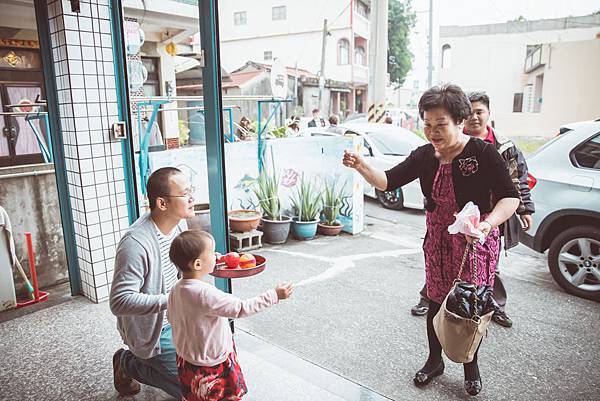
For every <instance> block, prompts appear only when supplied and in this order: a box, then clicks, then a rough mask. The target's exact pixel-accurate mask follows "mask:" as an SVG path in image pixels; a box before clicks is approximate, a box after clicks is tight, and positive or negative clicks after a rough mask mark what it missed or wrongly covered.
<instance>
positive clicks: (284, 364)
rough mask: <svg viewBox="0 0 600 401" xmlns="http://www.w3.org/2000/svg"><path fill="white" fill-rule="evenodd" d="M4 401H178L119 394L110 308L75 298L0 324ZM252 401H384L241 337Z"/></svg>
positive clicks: (154, 393)
mask: <svg viewBox="0 0 600 401" xmlns="http://www.w3.org/2000/svg"><path fill="white" fill-rule="evenodd" d="M0 338H1V339H2V341H1V344H0V356H1V357H0V400H2V401H4V400H6V401H9V400H10V401H25V400H41V399H43V400H61V401H68V400H147V401H167V400H172V399H171V398H170V397H169V396H168V395H166V394H165V393H163V392H162V391H160V390H156V389H153V388H151V387H149V386H142V391H141V392H140V393H139V394H138V395H136V396H135V397H120V396H119V395H118V394H117V392H116V391H115V390H114V388H113V383H112V365H111V359H112V355H113V353H114V352H115V351H116V350H117V349H118V348H119V347H120V346H121V341H120V338H119V335H118V333H117V330H116V320H115V318H114V316H112V314H111V313H110V311H109V308H108V303H106V302H105V303H102V304H98V305H96V304H93V303H91V302H89V301H87V300H86V299H84V298H81V297H75V298H72V299H71V300H69V301H67V302H64V303H62V304H60V305H57V306H53V307H50V308H47V309H44V310H41V311H38V312H35V313H32V314H28V315H26V316H22V317H18V318H15V319H13V320H9V321H6V322H3V323H0ZM235 340H236V344H237V348H238V351H239V359H240V364H241V366H242V369H243V372H244V374H245V376H246V382H247V384H248V389H249V394H248V396H246V397H245V398H244V400H247V401H342V400H349V401H352V400H356V401H358V400H361V401H383V400H388V398H385V397H383V396H381V395H379V394H377V393H375V392H372V391H370V390H369V389H367V388H365V387H363V386H360V385H358V384H356V383H353V382H351V381H349V380H346V379H344V378H342V377H340V376H338V375H336V374H334V373H331V372H329V371H328V370H327V369H324V368H321V367H319V366H317V365H314V364H312V363H310V362H308V361H306V360H303V359H301V358H299V357H297V356H295V355H293V354H291V353H289V352H287V351H285V350H284V349H282V348H279V347H277V346H275V345H273V344H271V343H268V342H266V341H264V340H262V339H259V338H257V337H255V336H252V335H250V334H248V333H246V332H244V331H243V330H241V329H237V330H236V335H235Z"/></svg>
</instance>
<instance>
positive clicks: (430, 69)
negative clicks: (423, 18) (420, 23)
mask: <svg viewBox="0 0 600 401" xmlns="http://www.w3.org/2000/svg"><path fill="white" fill-rule="evenodd" d="M428 64H429V65H428V66H427V87H428V88H431V86H432V85H433V0H429V63H428Z"/></svg>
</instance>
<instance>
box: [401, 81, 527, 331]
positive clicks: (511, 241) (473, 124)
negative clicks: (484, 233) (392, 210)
mask: <svg viewBox="0 0 600 401" xmlns="http://www.w3.org/2000/svg"><path fill="white" fill-rule="evenodd" d="M469 101H470V102H471V108H472V114H471V117H470V118H468V119H467V120H466V121H465V133H467V134H469V135H471V136H473V137H476V138H479V139H482V140H484V141H487V142H490V143H492V144H493V145H494V146H495V147H496V149H497V150H498V152H499V153H500V155H501V156H502V158H503V159H504V160H505V161H506V163H507V167H508V170H509V173H510V177H511V178H512V180H513V183H514V185H515V187H516V188H517V190H518V191H519V195H520V200H521V202H520V204H519V208H518V209H517V212H516V214H515V215H513V216H512V217H511V218H510V219H508V220H507V221H506V222H505V223H504V224H503V225H502V227H501V235H502V236H503V237H504V249H505V250H508V249H510V248H513V247H515V246H516V245H518V244H519V225H521V226H522V227H523V230H525V231H527V230H529V228H530V227H531V222H532V220H531V215H532V214H533V213H534V212H535V207H534V205H533V202H532V200H531V194H530V192H529V185H528V184H527V163H526V162H525V157H524V156H523V153H521V151H520V150H519V149H518V148H517V147H516V146H515V144H514V143H513V142H512V141H510V140H509V139H505V138H501V137H499V136H497V135H496V133H495V132H494V130H493V128H492V127H490V126H489V125H488V122H489V119H490V99H489V97H488V96H487V95H486V94H485V93H483V92H474V93H471V94H470V95H469ZM517 215H518V217H517ZM519 220H520V221H519ZM420 294H421V299H420V301H419V303H418V304H417V305H415V306H413V308H412V309H411V313H412V314H413V315H415V316H419V315H424V314H426V313H427V309H428V306H429V301H428V299H427V290H426V289H425V288H423V289H422V290H421V292H420ZM493 297H494V300H495V301H496V311H495V312H494V316H493V317H492V319H493V320H494V321H495V322H496V323H498V324H499V325H501V326H504V327H511V326H512V320H511V319H510V318H509V317H508V316H507V315H506V311H505V306H506V290H505V288H504V284H503V283H502V279H501V278H500V275H499V271H498V267H496V277H495V279H494V294H493Z"/></svg>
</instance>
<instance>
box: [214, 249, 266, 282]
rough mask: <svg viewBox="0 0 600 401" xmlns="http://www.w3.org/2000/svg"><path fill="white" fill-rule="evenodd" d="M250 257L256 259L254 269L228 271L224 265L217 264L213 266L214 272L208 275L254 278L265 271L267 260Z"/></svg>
mask: <svg viewBox="0 0 600 401" xmlns="http://www.w3.org/2000/svg"><path fill="white" fill-rule="evenodd" d="M252 255H253V256H254V258H255V259H256V267H251V268H249V269H228V268H227V266H226V265H225V263H219V264H217V265H216V266H215V270H214V271H213V272H212V273H210V275H211V276H214V277H219V278H242V277H250V276H254V275H256V274H258V273H260V272H262V271H263V270H265V267H267V259H265V258H264V257H262V256H260V255H254V254H252Z"/></svg>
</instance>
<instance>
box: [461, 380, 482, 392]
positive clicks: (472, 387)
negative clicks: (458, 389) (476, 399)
mask: <svg viewBox="0 0 600 401" xmlns="http://www.w3.org/2000/svg"><path fill="white" fill-rule="evenodd" d="M481 388H482V386H481V379H477V380H475V381H471V380H465V391H466V392H467V393H468V394H469V395H477V394H479V392H480V391H481Z"/></svg>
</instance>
